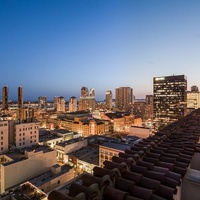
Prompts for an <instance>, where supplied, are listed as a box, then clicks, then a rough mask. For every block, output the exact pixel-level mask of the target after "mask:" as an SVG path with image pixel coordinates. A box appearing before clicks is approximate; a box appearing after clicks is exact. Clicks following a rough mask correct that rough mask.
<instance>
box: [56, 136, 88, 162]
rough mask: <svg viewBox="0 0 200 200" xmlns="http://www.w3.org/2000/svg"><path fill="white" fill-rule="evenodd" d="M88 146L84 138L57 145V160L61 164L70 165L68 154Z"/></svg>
mask: <svg viewBox="0 0 200 200" xmlns="http://www.w3.org/2000/svg"><path fill="white" fill-rule="evenodd" d="M86 146H87V139H85V138H82V137H81V138H75V139H72V140H68V141H64V142H61V143H58V144H56V145H55V149H56V151H57V159H58V160H59V161H61V162H64V163H68V157H67V155H66V154H69V153H71V152H73V151H77V150H79V149H81V148H83V147H86Z"/></svg>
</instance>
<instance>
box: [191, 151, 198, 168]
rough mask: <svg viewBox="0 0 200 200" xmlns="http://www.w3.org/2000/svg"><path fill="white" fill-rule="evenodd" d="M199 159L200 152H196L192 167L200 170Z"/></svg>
mask: <svg viewBox="0 0 200 200" xmlns="http://www.w3.org/2000/svg"><path fill="white" fill-rule="evenodd" d="M199 160H200V153H198V152H195V153H194V155H193V157H192V160H191V163H190V168H191V169H196V170H199V171H200V165H199Z"/></svg>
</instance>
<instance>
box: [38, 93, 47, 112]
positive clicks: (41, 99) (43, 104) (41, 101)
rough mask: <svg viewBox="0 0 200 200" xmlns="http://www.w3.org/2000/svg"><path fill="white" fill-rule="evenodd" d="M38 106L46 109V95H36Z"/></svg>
mask: <svg viewBox="0 0 200 200" xmlns="http://www.w3.org/2000/svg"><path fill="white" fill-rule="evenodd" d="M38 106H39V108H41V109H44V110H46V109H47V97H45V96H40V97H38Z"/></svg>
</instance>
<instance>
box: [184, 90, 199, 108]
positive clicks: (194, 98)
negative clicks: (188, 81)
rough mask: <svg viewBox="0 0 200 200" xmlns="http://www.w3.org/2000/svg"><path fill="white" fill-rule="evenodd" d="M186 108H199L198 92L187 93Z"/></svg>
mask: <svg viewBox="0 0 200 200" xmlns="http://www.w3.org/2000/svg"><path fill="white" fill-rule="evenodd" d="M187 108H189V109H197V108H200V92H187Z"/></svg>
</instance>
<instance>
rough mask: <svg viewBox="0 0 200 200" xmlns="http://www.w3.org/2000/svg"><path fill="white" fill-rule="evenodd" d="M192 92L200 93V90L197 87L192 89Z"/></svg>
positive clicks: (194, 86)
mask: <svg viewBox="0 0 200 200" xmlns="http://www.w3.org/2000/svg"><path fill="white" fill-rule="evenodd" d="M191 92H199V88H198V87H197V86H196V85H193V86H192V87H191Z"/></svg>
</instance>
